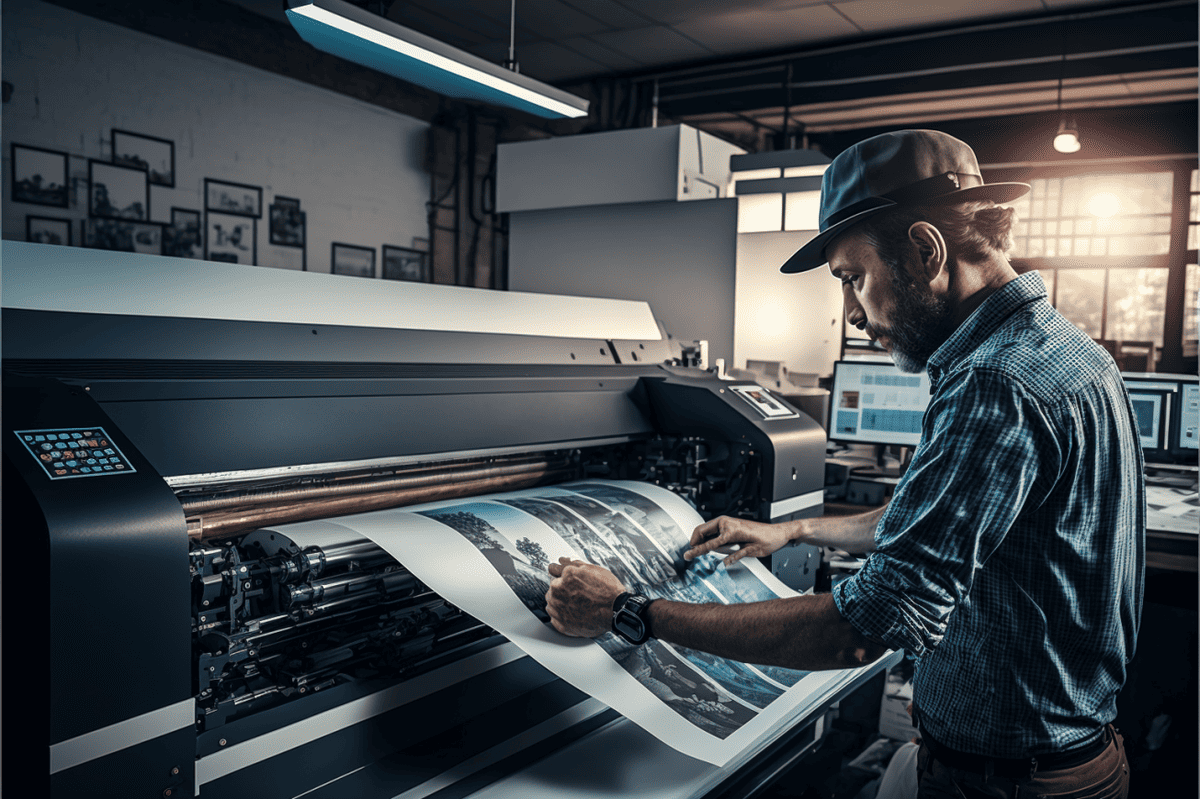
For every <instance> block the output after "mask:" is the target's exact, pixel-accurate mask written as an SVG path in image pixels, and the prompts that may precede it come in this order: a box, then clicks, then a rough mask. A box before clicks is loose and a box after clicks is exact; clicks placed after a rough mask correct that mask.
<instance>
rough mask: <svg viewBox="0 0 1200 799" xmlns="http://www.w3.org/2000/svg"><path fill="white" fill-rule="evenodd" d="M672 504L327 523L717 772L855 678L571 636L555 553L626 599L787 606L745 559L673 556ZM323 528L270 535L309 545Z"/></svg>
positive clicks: (686, 528)
mask: <svg viewBox="0 0 1200 799" xmlns="http://www.w3.org/2000/svg"><path fill="white" fill-rule="evenodd" d="M701 521H702V520H701V518H700V516H699V514H697V513H696V511H695V510H694V509H693V508H692V507H691V506H689V505H688V504H687V503H686V502H685V501H684V500H682V499H681V498H680V497H678V496H676V495H675V494H673V493H671V492H669V491H667V490H665V489H662V488H658V487H656V486H652V485H649V484H645V483H637V482H628V481H586V482H580V483H571V484H567V485H564V486H557V487H547V488H536V489H527V490H524V491H516V492H510V493H506V494H493V495H488V496H485V497H477V498H470V499H460V500H450V501H446V502H439V503H431V504H427V505H419V506H415V507H409V508H404V509H395V510H386V511H377V512H373V513H366V514H360V515H356V516H349V517H344V518H341V519H338V520H336V523H337V525H338V526H341V527H345V528H348V529H349V530H350V531H351V534H357V535H359V536H361V537H366V538H370V539H371V540H373V541H375V542H376V543H377V544H378V545H379V546H381V547H382V548H383V549H385V550H386V551H388V552H389V553H390V554H391V555H392V556H393V557H395V558H396V560H398V561H399V562H400V563H401V564H403V565H404V566H405V567H406V568H407V569H408V570H409V571H411V572H412V573H413V574H414V575H415V576H416V577H417V578H418V579H419V580H421V582H423V583H424V584H425V585H427V586H429V588H431V589H432V590H433V591H435V592H436V593H438V594H439V595H441V596H442V597H444V598H445V599H446V600H447V601H449V602H451V603H452V604H454V605H456V606H457V607H459V608H461V609H462V610H463V611H465V612H466V613H468V614H470V615H472V616H474V617H475V618H477V619H479V620H480V621H482V622H484V623H485V624H488V625H489V626H491V627H493V628H494V629H496V630H498V631H500V632H501V633H503V634H504V635H505V636H506V637H507V638H508V639H509V640H511V641H512V642H513V643H515V644H516V645H517V646H519V647H521V649H523V650H524V651H525V652H526V653H528V654H529V655H530V656H531V657H533V658H534V659H535V660H537V661H538V662H539V663H540V664H542V665H543V666H545V667H546V668H547V669H549V670H550V671H551V672H553V673H554V674H556V675H557V676H559V677H561V678H562V679H564V680H565V681H567V682H568V683H570V684H572V685H574V686H575V687H577V688H579V689H580V690H582V691H585V692H587V693H589V694H591V695H592V696H594V697H596V698H597V699H599V700H600V701H602V702H604V703H605V704H607V705H608V706H609V707H612V708H613V709H615V710H617V711H618V712H620V713H621V714H623V715H624V716H626V717H627V718H629V719H631V720H632V721H634V722H635V723H636V724H638V725H639V726H641V727H642V728H644V729H645V730H647V731H648V732H650V733H651V734H653V735H655V736H656V737H658V738H659V739H660V740H662V741H663V742H665V743H666V744H668V745H669V746H672V747H674V748H676V749H678V750H679V751H681V752H683V753H685V754H687V755H690V756H692V757H695V758H698V759H700V760H704V761H707V762H709V763H712V764H714V765H718V766H720V765H724V764H725V763H727V762H729V760H730V759H731V758H733V757H734V756H735V755H737V754H739V753H741V752H743V751H745V750H746V749H747V748H748V747H751V746H754V745H755V744H757V743H759V742H760V741H762V740H763V739H764V738H765V737H767V736H770V735H772V734H774V733H775V732H777V731H778V729H779V727H780V725H781V722H785V721H788V720H790V719H793V718H795V717H797V716H798V715H799V714H801V713H802V712H803V710H804V709H805V707H806V706H810V705H811V704H813V703H814V702H816V701H819V700H820V699H821V698H823V697H824V696H826V695H828V694H829V693H830V692H831V691H833V690H836V689H837V688H838V687H840V685H841V684H843V683H844V682H845V681H846V680H847V679H849V678H850V677H852V676H853V671H846V672H817V673H813V674H810V673H808V672H803V671H793V670H790V669H783V668H778V667H775V666H761V665H750V664H744V663H739V662H736V661H731V660H727V659H724V658H719V657H714V656H712V655H707V654H704V653H701V652H696V651H693V650H690V649H687V648H684V647H679V646H674V645H670V644H667V643H664V642H662V641H658V640H651V641H649V642H647V643H646V644H644V645H642V646H640V647H635V646H632V645H630V644H629V643H627V642H625V641H624V640H623V639H621V638H620V637H618V636H616V635H613V634H612V633H606V634H605V635H603V636H601V637H599V638H597V639H594V640H592V639H579V638H568V637H567V636H564V635H562V634H560V633H558V632H557V631H555V630H554V628H553V627H551V626H550V625H549V623H548V619H549V617H548V616H547V615H546V612H545V594H546V591H547V589H548V588H549V582H550V579H551V578H550V575H549V573H548V572H547V569H546V567H547V565H548V564H550V563H554V562H557V560H558V558H559V557H561V556H567V557H570V558H576V559H579V560H583V561H587V562H590V563H597V564H600V565H602V566H605V567H607V568H608V569H610V570H611V571H612V572H613V573H614V574H615V575H616V576H617V577H618V578H620V579H621V580H622V581H623V582H624V583H625V585H626V586H627V587H629V588H630V590H633V591H639V592H641V593H644V594H646V595H647V596H649V597H653V598H662V599H674V600H679V601H685V602H720V603H723V604H730V603H735V602H755V601H761V600H766V599H773V598H777V597H785V596H794V595H795V592H794V591H792V590H791V589H789V588H787V587H786V586H785V585H783V584H782V583H781V582H780V581H779V580H777V579H776V578H775V577H774V576H773V575H771V573H770V572H769V571H767V570H766V569H764V568H763V567H762V565H761V564H759V563H758V562H757V561H756V560H755V559H753V558H745V559H743V560H741V561H739V562H738V563H736V564H734V566H732V567H730V568H726V567H725V566H724V565H723V564H722V562H721V561H722V558H723V556H721V555H718V554H716V553H712V554H709V555H706V556H704V557H703V558H699V559H697V560H696V561H693V562H691V563H688V562H686V561H684V560H683V552H684V551H685V550H686V549H687V548H688V540H689V537H690V534H691V531H692V530H693V529H695V527H696V525H698V524H700V523H701ZM316 525H319V526H322V527H323V528H324V529H328V525H329V522H314V523H307V524H305V523H302V524H298V525H288V526H285V527H278V528H273V529H276V530H278V531H280V532H283V533H284V534H288V535H294V536H296V537H302V538H303V537H308V536H306V535H305V533H306V532H307V533H315V532H316V529H315V528H314V529H313V530H307V531H306V530H305V528H306V527H308V526H316Z"/></svg>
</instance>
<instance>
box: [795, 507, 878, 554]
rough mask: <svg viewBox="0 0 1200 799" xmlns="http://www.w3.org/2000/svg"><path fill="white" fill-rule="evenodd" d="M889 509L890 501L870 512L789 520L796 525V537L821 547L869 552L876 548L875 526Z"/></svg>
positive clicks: (861, 552) (858, 552)
mask: <svg viewBox="0 0 1200 799" xmlns="http://www.w3.org/2000/svg"><path fill="white" fill-rule="evenodd" d="M886 509H887V505H883V506H881V507H879V508H876V509H875V510H873V511H868V512H867V513H856V514H854V515H851V516H820V517H817V518H813V519H798V520H796V521H793V522H785V524H791V525H793V529H792V530H791V531H789V532H790V536H791V538H792V539H793V540H794V541H798V542H800V543H803V544H812V545H813V546H817V547H834V548H836V549H843V550H845V551H846V552H850V553H852V554H865V553H867V552H874V551H875V528H876V527H877V526H878V525H879V520H880V519H881V518H883V512H884V510H886Z"/></svg>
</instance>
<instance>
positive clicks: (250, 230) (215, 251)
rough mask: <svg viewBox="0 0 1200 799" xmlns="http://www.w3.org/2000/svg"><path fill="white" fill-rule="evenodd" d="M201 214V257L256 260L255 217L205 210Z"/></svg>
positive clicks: (232, 261)
mask: <svg viewBox="0 0 1200 799" xmlns="http://www.w3.org/2000/svg"><path fill="white" fill-rule="evenodd" d="M204 217H205V219H204V260H206V261H221V262H224V263H229V264H249V265H256V264H257V263H258V220H257V219H253V218H250V217H247V216H245V215H242V214H226V213H222V212H220V211H206V212H205V214H204Z"/></svg>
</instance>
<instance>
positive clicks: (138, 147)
mask: <svg viewBox="0 0 1200 799" xmlns="http://www.w3.org/2000/svg"><path fill="white" fill-rule="evenodd" d="M112 162H113V163H114V164H120V165H121V166H131V167H133V168H134V169H142V170H145V172H146V176H147V180H149V182H151V183H153V184H154V185H155V186H169V187H171V188H174V187H175V142H173V141H171V140H170V139H160V138H158V137H156V136H144V135H142V134H140V133H130V132H129V131H127V130H117V129H116V128H113V132H112Z"/></svg>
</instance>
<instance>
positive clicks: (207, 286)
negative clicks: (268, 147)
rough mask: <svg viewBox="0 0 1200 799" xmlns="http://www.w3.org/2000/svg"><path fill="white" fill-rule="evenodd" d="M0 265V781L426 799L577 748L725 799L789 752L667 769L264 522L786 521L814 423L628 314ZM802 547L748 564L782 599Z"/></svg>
mask: <svg viewBox="0 0 1200 799" xmlns="http://www.w3.org/2000/svg"><path fill="white" fill-rule="evenodd" d="M3 263H4V310H3V347H4V362H3V366H4V405H3V426H4V428H5V429H4V431H3V436H4V473H3V486H4V497H3V513H4V519H3V521H4V529H5V534H4V538H3V563H4V588H3V592H4V593H3V598H4V606H5V608H4V633H3V634H4V650H5V657H4V664H5V665H4V692H5V694H6V695H7V699H8V707H9V712H8V713H7V714H6V722H7V723H6V729H5V749H6V751H5V755H6V757H5V761H6V762H5V769H4V772H5V781H6V782H9V781H12V782H13V783H14V785H15V784H21V785H27V784H36V783H37V781H38V780H41V779H44V777H43V776H42V775H46V774H48V775H49V786H50V790H49V795H52V796H55V797H67V796H89V797H101V796H112V797H122V798H124V799H133V798H134V797H155V798H157V797H178V796H196V795H198V796H203V797H205V798H206V799H208V798H209V797H212V798H213V799H218V798H224V797H230V798H236V797H248V796H254V797H264V799H265V798H266V797H297V796H305V797H311V798H312V799H320V798H321V797H349V796H354V797H363V798H364V799H369V798H370V797H396V796H406V797H410V799H417V797H426V796H436V797H442V798H443V799H446V798H447V797H450V796H465V795H469V794H471V793H472V792H474V791H477V790H480V789H482V788H484V787H485V786H487V785H489V784H492V783H494V782H495V781H496V780H498V779H501V778H503V777H504V776H505V775H510V774H512V773H514V772H517V771H520V770H521V769H526V768H530V767H531V764H535V763H545V762H547V761H553V759H554V758H555V757H558V758H564V757H565V758H568V759H569V758H570V757H576V758H583V757H585V756H586V755H585V754H575V755H572V754H570V752H571V751H573V750H571V746H573V745H575V746H584V747H585V749H584V750H580V751H581V752H582V751H586V744H587V742H588V741H589V740H591V741H593V749H595V748H597V747H599V751H602V752H604V757H605V758H610V759H611V762H609V763H607V764H606V767H605V768H604V769H602V770H601V771H599V772H596V771H594V769H593V772H594V773H595V774H597V775H601V776H596V779H599V780H603V779H611V775H612V774H619V773H621V772H622V770H623V769H624V770H627V771H630V773H632V771H631V770H636V769H637V768H638V766H637V763H635V762H633V761H639V762H642V763H644V764H655V763H657V764H658V767H657V768H656V769H654V771H655V773H656V774H658V775H659V776H658V777H657V778H658V779H667V780H670V781H671V782H672V783H673V784H674V785H675V786H676V787H677V788H678V791H679V793H678V795H681V796H683V795H698V794H701V793H707V792H712V791H718V792H724V793H725V794H726V795H737V794H738V793H748V792H752V790H753V789H755V788H756V787H757V786H760V785H761V784H762V782H763V780H766V779H768V778H769V775H770V774H772V773H778V771H779V769H780V767H781V766H780V764H781V763H786V762H789V759H790V758H794V757H795V756H796V753H797V752H799V751H801V750H802V749H803V748H804V746H805V745H806V744H807V743H808V742H810V741H811V740H812V739H813V736H814V732H813V730H812V729H811V727H812V724H811V723H812V722H813V719H811V718H810V719H806V720H805V721H806V722H807V723H805V724H798V725H792V728H789V729H784V730H780V731H779V735H778V736H776V738H775V740H774V742H773V743H771V744H770V745H769V746H765V747H763V748H761V749H760V750H759V751H755V752H750V753H747V755H746V756H745V757H743V758H741V759H740V760H739V761H737V762H736V763H732V764H730V766H728V767H726V768H724V769H717V768H715V767H712V766H708V765H706V764H702V763H699V762H698V761H691V760H690V759H688V758H685V757H683V756H682V755H678V753H674V752H673V751H671V750H668V749H667V748H666V747H665V746H663V745H661V744H658V743H657V742H656V741H654V740H653V739H651V738H649V736H644V739H645V740H644V741H643V739H642V738H637V736H638V735H639V734H641V733H640V731H639V730H637V729H636V728H634V726H633V725H632V724H631V723H629V722H627V721H625V720H623V719H621V718H620V717H618V716H617V715H616V714H615V713H614V712H613V711H611V710H608V709H607V708H605V707H604V706H603V705H600V703H598V702H597V701H596V700H594V699H590V698H589V697H587V696H586V695H585V694H582V693H581V692H579V691H578V690H576V689H574V688H572V687H571V686H569V685H567V684H565V683H564V682H562V681H561V680H558V679H557V678H555V677H554V676H553V675H551V674H550V673H549V672H547V671H546V670H545V669H543V668H541V667H540V666H538V665H537V664H536V663H534V662H533V661H531V660H530V659H529V658H527V657H525V656H523V654H522V653H521V652H520V651H519V650H517V649H516V647H515V646H514V645H513V644H511V643H509V642H507V641H506V640H505V639H503V637H501V636H500V635H499V634H497V633H495V632H494V631H493V630H491V629H489V628H487V627H486V626H484V625H482V624H480V623H479V622H478V621H476V620H475V619H473V618H471V617H469V616H467V615H465V614H464V613H462V612H461V611H459V610H458V609H457V608H455V607H454V606H453V605H451V604H449V603H448V602H447V601H445V600H444V599H442V598H441V597H439V596H437V595H435V594H433V593H432V592H430V591H428V590H427V589H426V588H425V587H424V586H423V585H421V583H420V582H419V581H417V580H416V579H415V578H414V577H413V576H412V575H411V574H409V573H408V572H407V571H406V570H405V569H404V567H403V566H402V565H401V564H399V563H397V562H396V561H395V560H394V559H392V558H391V557H390V556H389V555H387V554H386V553H385V552H384V551H383V550H381V549H379V548H378V547H376V546H375V545H374V544H372V543H371V542H369V541H367V540H344V539H331V540H336V541H337V543H336V545H329V546H316V545H312V544H311V542H305V541H297V540H289V539H288V538H287V537H286V536H284V535H277V534H276V533H274V532H271V531H270V530H268V528H271V527H273V526H277V525H280V524H283V523H287V522H293V521H301V520H321V519H332V518H335V517H339V516H345V515H348V514H353V513H358V512H363V511H367V510H375V509H380V508H387V507H397V506H402V505H410V504H414V503H419V502H425V501H430V500H434V499H444V498H450V497H463V496H473V495H479V494H483V493H489V492H496V491H504V490H510V489H516V488H525V487H530V486H536V485H544V484H548V483H553V482H561V481H567V480H571V479H577V478H582V477H612V478H623V479H637V480H644V481H648V482H653V483H656V484H658V485H662V486H665V487H668V488H670V489H672V490H673V491H675V492H677V493H679V494H680V495H682V496H684V497H686V498H687V499H689V500H690V501H691V502H693V503H694V504H695V505H696V507H697V508H698V509H699V510H700V512H701V514H702V515H704V516H705V517H710V516H713V515H716V514H720V513H726V514H734V515H740V516H745V517H747V518H754V519H762V520H778V519H783V518H789V517H794V516H796V515H797V514H815V513H819V512H820V508H821V496H822V495H821V486H822V482H823V474H824V472H823V455H824V444H825V438H824V434H823V433H822V431H821V428H820V427H819V426H818V425H817V424H816V423H815V422H813V421H812V420H810V419H808V418H807V417H806V416H804V415H803V414H798V413H796V412H794V410H793V409H792V408H790V406H787V404H786V403H784V402H782V401H780V400H779V399H778V398H777V397H775V396H774V395H772V394H771V393H770V392H768V391H765V390H762V389H761V388H760V387H758V386H754V385H747V384H745V383H744V381H743V382H741V383H739V382H737V381H733V382H730V381H724V380H721V379H719V378H718V377H717V376H715V375H714V374H712V373H710V372H706V371H702V370H700V369H697V368H692V367H690V366H688V365H686V364H682V363H680V360H681V359H680V358H679V353H678V352H672V350H671V348H670V347H669V344H668V341H667V340H665V339H664V338H663V337H662V336H661V335H660V332H659V329H658V327H657V325H656V324H655V322H654V319H653V316H652V314H651V312H650V310H649V308H648V306H646V305H645V304H644V303H631V302H619V301H611V300H595V299H585V298H572V297H551V296H544V295H532V294H517V293H504V292H486V291H479V290H473V289H460V288H453V287H443V286H429V285H423V284H401V283H392V282H386V283H385V282H383V281H367V280H361V279H354V278H345V277H336V276H329V275H314V274H306V273H288V272H282V271H278V270H270V269H256V268H253V267H245V266H234V265H226V264H217V263H201V262H193V261H184V260H179V259H168V258H155V257H151V256H129V255H125V254H120V253H105V252H97V251H89V250H82V249H73V248H63V247H51V246H46V245H37V244H23V243H17V242H7V241H6V242H4V243H3ZM739 388H740V390H739ZM814 554H815V553H812V552H808V551H806V550H803V549H797V548H790V549H788V550H784V551H782V552H781V553H779V555H777V557H776V558H775V559H774V561H773V563H772V564H771V566H772V568H773V570H774V571H775V572H776V573H777V574H779V575H780V576H781V577H782V578H783V579H784V580H785V581H786V582H788V583H789V584H791V585H793V587H798V588H800V589H804V588H807V587H810V586H811V584H812V572H813V570H814V569H815V566H816V560H815V557H814ZM886 665H887V664H886V663H881V664H879V667H880V668H882V667H883V666H886ZM832 699H834V698H833V697H831V700H832ZM23 700H27V701H23ZM17 703H20V706H22V707H31V708H32V713H29V712H28V711H25V712H23V713H22V715H21V720H20V723H19V724H17V723H15V722H14V714H13V710H12V709H13V708H14V707H16V706H17ZM805 729H807V734H806V735H807V737H805V735H801V732H803V731H804V730H805ZM633 740H637V741H639V742H640V743H638V744H637V745H636V746H634V745H632V744H630V741H633ZM564 753H566V754H564ZM588 757H590V756H588ZM47 759H48V763H47ZM568 762H569V761H568ZM664 764H665V766H664ZM671 764H674V766H672V765H671ZM592 765H593V766H594V764H592ZM664 767H665V768H666V771H667V772H669V771H670V770H671V768H674V769H675V772H676V773H674V774H669V775H667V776H665V777H664V776H663V775H664V773H665V772H664ZM567 768H569V769H573V768H574V767H573V766H567ZM578 773H580V772H578V770H576V774H577V776H576V779H581V778H579V777H578ZM603 774H608V775H609V776H608V777H604V776H602V775H603ZM27 780H33V781H34V782H33V783H27V782H25V781H27ZM576 788H580V786H578V785H577V786H576ZM580 790H582V792H583V793H588V792H589V791H590V792H592V793H595V792H596V787H595V786H594V785H592V786H590V787H589V786H584V787H583V788H581V789H580ZM35 793H37V794H38V795H40V794H41V793H42V792H35ZM567 794H569V791H568V790H567V789H566V788H565V787H564V789H563V795H567ZM30 795H34V794H30Z"/></svg>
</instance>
